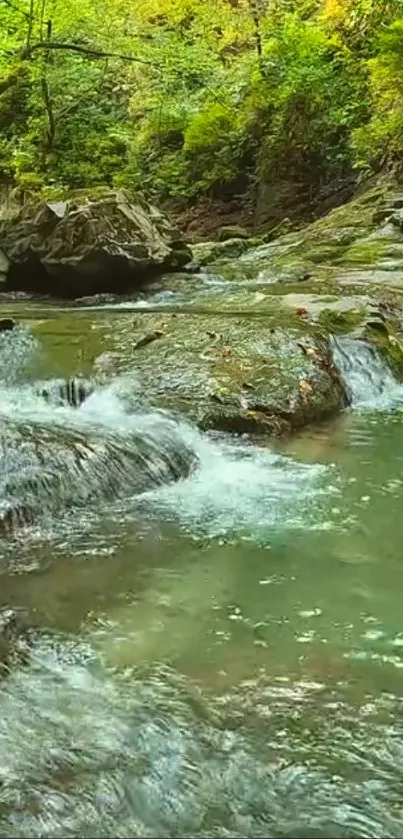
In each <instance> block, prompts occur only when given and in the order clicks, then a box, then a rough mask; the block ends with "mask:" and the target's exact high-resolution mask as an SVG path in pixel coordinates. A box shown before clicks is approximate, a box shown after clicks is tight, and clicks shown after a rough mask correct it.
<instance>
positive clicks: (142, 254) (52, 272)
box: [0, 190, 191, 297]
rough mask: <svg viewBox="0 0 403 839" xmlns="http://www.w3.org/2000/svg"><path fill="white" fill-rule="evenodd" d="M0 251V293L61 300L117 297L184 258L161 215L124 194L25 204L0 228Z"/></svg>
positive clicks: (180, 245) (178, 240)
mask: <svg viewBox="0 0 403 839" xmlns="http://www.w3.org/2000/svg"><path fill="white" fill-rule="evenodd" d="M0 252H1V254H2V260H1V265H2V268H1V270H2V271H3V274H4V276H5V282H4V283H3V288H4V290H13V289H23V290H29V291H36V292H45V293H51V294H53V295H55V296H60V297H83V296H87V295H92V294H96V293H101V292H106V291H114V292H116V291H118V292H119V291H124V290H127V289H129V288H132V287H136V286H138V285H139V284H140V283H141V282H143V281H144V280H145V278H146V277H147V275H150V274H151V273H153V272H154V273H155V272H156V271H158V270H161V271H162V270H164V271H166V270H175V269H177V268H180V267H181V266H182V265H184V264H186V263H188V262H189V261H190V259H191V253H190V250H189V249H188V248H187V246H186V245H185V243H184V242H183V241H182V239H181V237H180V235H179V234H178V233H177V231H176V230H174V229H173V228H172V226H171V225H170V223H169V222H168V220H167V219H166V218H165V216H164V215H163V214H162V213H161V212H159V210H157V209H156V208H155V207H153V206H152V205H151V204H148V203H147V202H146V201H144V200H143V199H142V198H139V197H136V198H135V199H132V198H131V197H130V196H129V195H128V193H127V192H125V191H123V190H121V191H116V192H114V191H107V192H105V193H104V194H103V195H101V196H99V195H98V196H96V197H91V196H89V197H87V198H81V199H71V200H67V201H59V202H53V203H52V202H40V203H38V204H34V205H27V206H26V207H24V208H23V209H22V210H21V211H20V212H19V213H18V214H17V215H16V216H14V217H12V218H8V219H4V220H3V221H1V222H0Z"/></svg>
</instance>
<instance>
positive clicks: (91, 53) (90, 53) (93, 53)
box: [21, 41, 153, 66]
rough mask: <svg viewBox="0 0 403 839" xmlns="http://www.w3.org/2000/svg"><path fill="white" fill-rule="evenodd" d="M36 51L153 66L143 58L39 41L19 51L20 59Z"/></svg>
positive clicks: (75, 45) (78, 45)
mask: <svg viewBox="0 0 403 839" xmlns="http://www.w3.org/2000/svg"><path fill="white" fill-rule="evenodd" d="M38 50H67V51H69V52H77V53H79V55H84V56H85V57H86V58H92V59H102V58H120V59H121V60H122V61H135V62H137V63H139V64H149V65H151V66H153V62H152V61H146V60H145V59H143V58H137V57H136V56H134V55H122V54H121V53H119V52H103V51H102V50H96V49H93V48H92V47H83V46H81V45H80V44H64V43H57V42H52V41H39V42H38V43H37V44H32V45H30V46H29V47H28V46H27V47H25V48H24V49H23V50H22V51H21V58H22V59H25V58H29V57H30V56H31V55H32V53H34V52H37V51H38Z"/></svg>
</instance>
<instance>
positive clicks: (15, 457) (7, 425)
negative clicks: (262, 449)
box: [0, 380, 197, 531]
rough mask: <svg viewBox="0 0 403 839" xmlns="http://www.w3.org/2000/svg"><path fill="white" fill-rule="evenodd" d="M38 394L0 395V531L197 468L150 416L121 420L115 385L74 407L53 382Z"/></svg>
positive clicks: (163, 424) (180, 442) (169, 427)
mask: <svg viewBox="0 0 403 839" xmlns="http://www.w3.org/2000/svg"><path fill="white" fill-rule="evenodd" d="M126 386H127V385H126ZM41 389H42V386H38V385H37V384H34V385H32V386H28V385H25V386H22V387H14V388H10V389H7V388H3V389H0V531H8V530H9V529H14V527H15V526H19V525H21V524H27V523H31V522H32V521H34V520H35V519H36V518H37V517H38V516H40V515H41V514H44V513H46V514H49V513H55V512H58V511H60V510H62V509H63V508H66V507H68V506H83V505H85V504H90V503H93V502H95V501H110V500H114V499H116V498H119V497H122V496H131V495H133V494H140V493H142V492H144V491H146V490H149V489H151V488H155V487H158V486H161V484H164V483H169V482H170V481H174V480H178V479H180V478H183V477H187V476H188V475H189V472H190V471H191V470H192V469H193V468H194V466H195V465H196V463H197V455H196V453H195V452H194V450H193V449H192V448H191V447H190V446H189V445H188V444H187V442H186V440H185V437H184V435H183V433H182V430H181V424H180V423H178V422H176V421H175V420H174V419H173V418H171V417H169V416H167V415H165V414H163V413H161V412H157V411H152V410H148V411H144V410H141V409H139V410H138V411H137V412H136V411H133V412H131V413H128V411H127V410H126V407H125V405H124V404H123V402H122V401H121V400H120V399H119V398H118V396H117V394H116V393H115V392H114V390H116V383H115V386H114V388H101V389H99V390H94V391H93V393H90V388H89V387H87V389H85V388H83V389H82V392H81V391H80V393H82V394H84V392H85V394H86V395H87V398H86V399H85V400H84V402H82V403H81V404H80V403H79V400H76V399H75V400H73V399H69V400H68V399H67V397H66V395H65V394H64V389H63V387H62V386H61V383H60V381H59V380H56V381H55V383H54V387H53V389H52V386H51V384H50V383H47V386H46V390H45V393H44V394H43V395H42V394H41ZM52 393H53V394H54V396H55V401H53V400H52V399H50V398H49V394H52ZM68 394H69V388H68V387H67V396H68ZM92 399H93V402H94V404H93V405H91V400H92ZM84 408H85V410H84Z"/></svg>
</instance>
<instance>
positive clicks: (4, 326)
mask: <svg viewBox="0 0 403 839" xmlns="http://www.w3.org/2000/svg"><path fill="white" fill-rule="evenodd" d="M16 326H17V324H16V322H15V320H14V318H0V332H10V331H11V330H12V329H14V328H15V327H16Z"/></svg>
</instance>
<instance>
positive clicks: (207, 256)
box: [191, 238, 248, 265]
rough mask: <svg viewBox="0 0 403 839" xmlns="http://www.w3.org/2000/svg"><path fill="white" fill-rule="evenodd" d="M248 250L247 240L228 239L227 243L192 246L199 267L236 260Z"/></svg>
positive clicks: (202, 243) (204, 243) (206, 243)
mask: <svg viewBox="0 0 403 839" xmlns="http://www.w3.org/2000/svg"><path fill="white" fill-rule="evenodd" d="M247 249H248V242H247V240H246V239H240V238H234V239H227V240H226V241H225V242H200V243H199V244H197V245H191V251H192V256H193V259H194V260H195V261H196V262H198V263H199V265H208V264H209V263H212V262H216V261H217V260H220V259H236V258H237V257H239V256H241V254H243V253H245V251H246V250H247Z"/></svg>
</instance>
